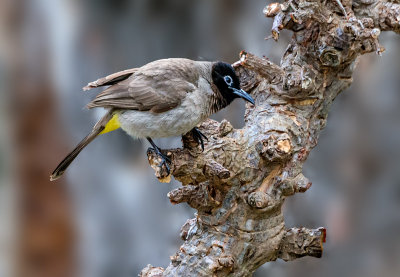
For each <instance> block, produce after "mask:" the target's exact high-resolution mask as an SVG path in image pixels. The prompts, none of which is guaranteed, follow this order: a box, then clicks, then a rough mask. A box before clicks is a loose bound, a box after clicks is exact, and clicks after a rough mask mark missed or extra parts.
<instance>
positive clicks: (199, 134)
mask: <svg viewBox="0 0 400 277" xmlns="http://www.w3.org/2000/svg"><path fill="white" fill-rule="evenodd" d="M192 136H193V139H194V140H195V141H196V142H197V143H198V144H200V146H201V150H202V151H204V141H203V138H204V139H205V140H207V141H208V138H207V137H206V136H205V135H204V134H203V133H202V132H200V130H199V129H198V128H196V127H195V128H193V129H192Z"/></svg>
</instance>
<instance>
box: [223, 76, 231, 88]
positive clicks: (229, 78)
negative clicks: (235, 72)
mask: <svg viewBox="0 0 400 277" xmlns="http://www.w3.org/2000/svg"><path fill="white" fill-rule="evenodd" d="M224 81H225V83H226V84H227V85H228V86H231V85H232V83H233V80H232V77H231V76H229V75H226V76H225V77H224Z"/></svg>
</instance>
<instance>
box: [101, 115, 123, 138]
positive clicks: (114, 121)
mask: <svg viewBox="0 0 400 277" xmlns="http://www.w3.org/2000/svg"><path fill="white" fill-rule="evenodd" d="M119 127H121V123H119V119H118V114H116V113H115V114H114V115H113V117H112V118H111V119H110V121H108V122H107V124H106V126H105V128H104V130H103V131H101V133H100V135H102V134H105V133H108V132H112V131H114V130H117V129H118V128H119Z"/></svg>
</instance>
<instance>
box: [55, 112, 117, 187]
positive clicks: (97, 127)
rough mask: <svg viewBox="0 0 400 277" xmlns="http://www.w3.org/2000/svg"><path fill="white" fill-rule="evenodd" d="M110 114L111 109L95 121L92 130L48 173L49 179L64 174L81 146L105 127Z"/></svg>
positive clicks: (84, 145)
mask: <svg viewBox="0 0 400 277" xmlns="http://www.w3.org/2000/svg"><path fill="white" fill-rule="evenodd" d="M112 116H113V115H112V111H109V112H108V113H107V114H106V115H104V116H103V117H102V118H101V119H100V120H99V121H98V122H97V123H96V125H95V126H94V127H93V130H92V131H91V132H90V133H89V134H88V135H87V136H86V137H85V138H84V139H83V140H82V141H81V142H80V143H79V144H78V145H77V146H76V147H75V149H74V150H72V151H71V152H70V153H69V154H68V155H67V156H66V157H65V158H64V159H63V160H62V161H61V162H60V163H59V165H58V166H57V167H56V169H54V171H53V173H52V174H51V175H50V181H54V180H57V179H58V178H60V177H61V176H62V175H63V174H64V172H65V170H66V169H67V168H68V166H69V165H70V164H71V163H72V161H73V160H75V158H76V157H77V156H78V155H79V153H80V152H81V151H82V150H83V148H85V147H86V146H87V145H88V144H89V143H90V142H92V141H93V140H94V139H95V138H96V137H97V136H98V135H99V134H100V133H101V132H102V131H103V130H104V129H105V126H106V124H107V122H108V121H110V119H111V118H112Z"/></svg>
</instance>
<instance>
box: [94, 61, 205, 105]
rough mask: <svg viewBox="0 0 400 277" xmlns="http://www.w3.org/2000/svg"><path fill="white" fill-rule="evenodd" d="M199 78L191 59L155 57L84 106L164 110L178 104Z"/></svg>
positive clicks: (193, 88)
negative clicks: (158, 58)
mask: <svg viewBox="0 0 400 277" xmlns="http://www.w3.org/2000/svg"><path fill="white" fill-rule="evenodd" d="M199 77H200V70H199V68H198V64H197V63H196V62H194V61H191V60H187V59H165V60H158V61H155V62H152V63H149V64H147V65H145V66H143V67H141V68H138V69H137V70H136V71H135V72H134V73H133V74H131V75H130V76H128V77H127V78H126V79H123V80H121V81H119V82H116V83H114V84H113V85H112V86H111V87H109V88H107V89H106V90H105V91H103V92H102V93H100V94H99V95H97V96H96V98H95V99H94V100H93V101H92V102H90V103H89V104H88V105H87V107H88V108H95V107H105V108H115V109H131V110H139V111H151V112H154V113H161V112H165V111H168V110H170V109H173V108H175V107H176V106H178V105H179V104H180V103H181V101H182V99H183V98H184V97H185V96H186V94H187V93H190V92H192V91H194V90H195V89H196V88H197V83H198V79H199Z"/></svg>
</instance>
